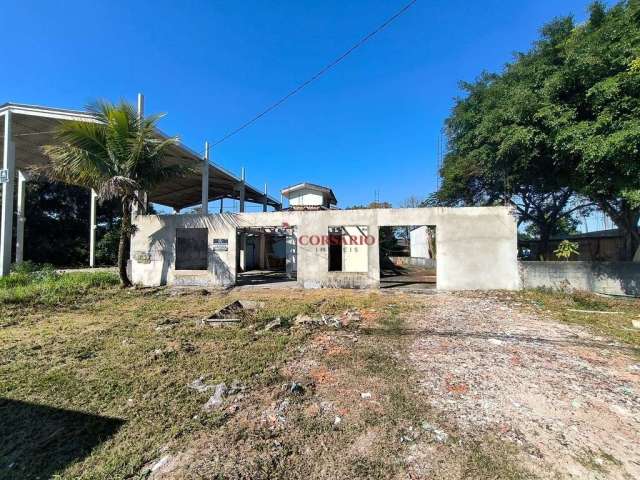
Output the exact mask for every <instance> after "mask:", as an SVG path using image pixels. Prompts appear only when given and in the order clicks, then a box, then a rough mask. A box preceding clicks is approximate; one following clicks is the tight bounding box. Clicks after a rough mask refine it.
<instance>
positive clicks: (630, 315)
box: [517, 289, 640, 356]
mask: <svg viewBox="0 0 640 480" xmlns="http://www.w3.org/2000/svg"><path fill="white" fill-rule="evenodd" d="M517 298H518V300H519V301H523V302H526V304H529V305H531V306H532V307H533V308H535V309H536V310H538V311H542V312H543V313H546V314H548V315H550V316H552V317H553V318H555V319H557V320H560V321H562V322H566V323H570V324H574V325H582V326H586V327H588V328H590V329H591V330H592V331H593V332H595V333H596V334H598V335H603V336H605V337H611V338H614V339H616V340H619V341H621V342H623V343H626V344H628V345H631V346H632V347H633V348H634V350H635V351H636V354H637V355H639V356H640V329H637V328H634V327H633V325H632V323H631V322H632V320H638V321H640V299H631V298H620V297H605V296H601V295H595V294H591V293H585V292H574V293H563V292H557V291H551V290H542V289H539V290H525V291H523V292H521V293H519V294H518V295H517ZM576 310H583V311H576ZM591 311H595V312H620V313H608V314H602V313H590V312H591Z"/></svg>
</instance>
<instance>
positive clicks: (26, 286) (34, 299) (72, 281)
mask: <svg viewBox="0 0 640 480" xmlns="http://www.w3.org/2000/svg"><path fill="white" fill-rule="evenodd" d="M118 283H119V280H118V277H117V275H115V274H113V273H109V272H95V273H94V272H70V273H57V272H56V271H55V270H53V269H51V268H45V269H42V270H35V271H28V270H18V271H14V272H12V273H11V274H10V275H8V276H6V277H0V305H50V306H53V305H64V304H69V303H71V302H74V301H76V300H78V299H80V298H81V297H83V296H86V295H87V294H88V293H89V292H90V291H91V290H100V289H105V288H112V287H115V286H117V285H118Z"/></svg>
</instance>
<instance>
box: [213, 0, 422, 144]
mask: <svg viewBox="0 0 640 480" xmlns="http://www.w3.org/2000/svg"><path fill="white" fill-rule="evenodd" d="M417 1H418V0H411V1H410V2H409V3H407V4H406V5H405V6H404V7H402V8H401V9H400V10H398V11H397V12H396V13H394V14H393V15H392V16H390V17H389V18H387V19H386V20H385V21H384V22H383V23H382V24H380V25H379V26H378V27H377V28H376V29H375V30H373V31H371V32H369V33H368V34H367V35H365V36H364V37H362V38H361V39H360V40H358V42H356V43H355V44H354V45H353V46H352V47H351V48H349V49H348V50H347V51H346V52H344V53H343V54H342V55H340V56H339V57H338V58H336V59H335V60H333V61H332V62H331V63H329V64H327V65H326V66H325V67H324V68H322V69H321V70H320V71H318V72H317V73H316V74H315V75H313V76H311V77H310V78H308V79H307V80H305V81H304V82H302V83H301V84H300V85H298V86H297V87H296V88H294V89H293V90H291V91H290V92H289V93H287V94H286V95H285V96H284V97H282V98H280V99H279V100H277V101H276V102H274V103H272V104H271V105H269V106H268V107H267V108H265V109H264V110H262V112H260V113H258V114H257V115H256V116H255V117H253V118H252V119H250V120H249V121H247V122H245V123H243V124H242V125H240V126H239V127H238V128H236V129H235V130H231V131H230V132H228V133H227V134H226V135H224V136H223V137H222V138H220V140H218V141H216V142H214V143H212V144H211V147H215V146H216V145H219V144H221V143H222V142H224V141H225V140H228V139H229V138H231V137H233V136H234V135H235V134H237V133H239V132H241V131H242V130H244V129H245V128H247V127H248V126H250V125H252V124H253V123H255V122H256V121H258V120H260V119H261V118H262V117H264V116H265V115H266V114H267V113H269V112H271V111H272V110H274V109H276V108H278V107H279V106H280V105H282V104H283V103H284V102H286V101H287V100H288V99H289V98H291V97H293V96H294V95H295V94H296V93H298V92H299V91H300V90H302V89H303V88H305V87H306V86H307V85H309V84H310V83H312V82H314V81H316V80H317V79H318V78H320V77H321V76H322V75H324V74H325V73H326V72H328V71H329V70H331V69H332V68H333V67H335V66H336V65H337V64H338V63H340V62H341V61H342V60H344V59H345V58H347V57H348V56H349V55H350V54H351V53H353V52H354V51H355V50H357V49H358V48H360V47H361V46H362V45H364V44H365V43H366V42H367V41H369V40H370V39H371V38H372V37H374V36H375V35H376V34H378V33H380V32H381V31H382V30H384V29H385V28H387V27H388V26H389V25H390V24H391V23H393V21H394V20H396V19H397V18H398V17H399V16H401V15H402V14H404V13H405V12H406V11H407V10H409V8H411V7H412V6H413V4H414V3H416V2H417Z"/></svg>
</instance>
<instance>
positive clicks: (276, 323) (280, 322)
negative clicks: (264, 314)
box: [263, 317, 282, 332]
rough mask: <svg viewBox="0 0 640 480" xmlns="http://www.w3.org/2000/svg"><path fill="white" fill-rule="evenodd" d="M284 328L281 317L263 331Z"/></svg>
mask: <svg viewBox="0 0 640 480" xmlns="http://www.w3.org/2000/svg"><path fill="white" fill-rule="evenodd" d="M281 326H282V320H281V319H280V317H278V318H276V319H275V320H272V321H270V322H269V323H267V324H266V325H265V327H264V329H263V331H264V332H269V331H271V330H273V329H274V328H278V327H281Z"/></svg>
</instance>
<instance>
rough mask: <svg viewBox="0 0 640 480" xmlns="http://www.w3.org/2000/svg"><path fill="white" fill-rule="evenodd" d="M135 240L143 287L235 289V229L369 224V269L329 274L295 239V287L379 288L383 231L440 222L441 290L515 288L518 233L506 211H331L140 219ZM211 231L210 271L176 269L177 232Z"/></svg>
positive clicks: (314, 252)
mask: <svg viewBox="0 0 640 480" xmlns="http://www.w3.org/2000/svg"><path fill="white" fill-rule="evenodd" d="M135 223H136V226H137V231H136V233H135V235H134V236H133V238H132V276H133V281H134V282H135V283H139V284H143V285H161V284H184V283H193V284H202V285H205V284H206V285H230V284H233V282H234V279H235V275H236V266H235V265H236V263H235V258H236V233H235V232H236V228H237V227H267V226H271V227H275V226H282V225H283V224H288V225H289V226H292V227H295V232H296V235H297V238H298V239H300V237H302V236H306V237H307V238H308V237H310V236H312V235H317V236H320V237H321V236H323V235H327V232H328V229H329V227H333V226H347V225H366V226H367V227H368V229H369V235H371V236H373V237H374V239H375V244H374V245H372V246H370V247H363V248H368V258H369V271H368V272H367V273H347V272H329V271H328V249H327V248H326V247H324V248H323V247H322V246H321V245H315V246H314V245H301V244H300V242H298V244H297V246H296V248H295V250H296V259H295V266H296V268H297V281H298V284H299V285H300V286H302V287H305V288H320V287H327V286H342V287H359V288H366V287H377V286H378V284H379V257H378V227H380V226H403V225H435V226H436V244H437V252H438V278H437V282H438V288H439V289H442V290H464V289H474V290H475V289H479V290H480V289H511V290H512V289H518V288H519V287H520V277H519V272H518V263H517V228H516V221H515V218H514V217H513V215H512V213H511V211H510V210H509V209H508V208H506V207H486V208H485V207H483V208H406V209H373V210H326V211H306V212H295V211H294V212H268V213H237V214H231V213H225V214H216V215H208V216H202V215H149V216H139V217H137V218H136V221H135ZM177 227H206V228H208V229H209V246H210V249H209V268H208V270H207V271H206V272H202V271H200V272H176V271H175V269H174V259H175V252H174V247H175V229H176V228H177ZM214 239H218V240H220V239H226V240H227V242H228V250H227V251H226V252H225V251H214V250H213V248H211V246H212V245H213V243H214V242H213V241H214Z"/></svg>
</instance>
